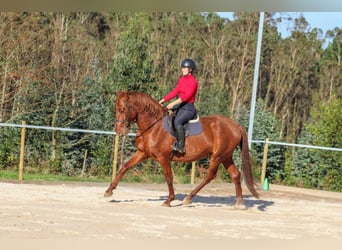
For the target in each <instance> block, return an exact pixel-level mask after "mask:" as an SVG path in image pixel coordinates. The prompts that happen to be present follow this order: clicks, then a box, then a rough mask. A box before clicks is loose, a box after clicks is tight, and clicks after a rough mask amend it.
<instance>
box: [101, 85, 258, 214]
mask: <svg viewBox="0 0 342 250" xmlns="http://www.w3.org/2000/svg"><path fill="white" fill-rule="evenodd" d="M115 113H116V121H115V122H116V124H115V131H116V133H118V134H127V133H128V130H129V127H130V125H131V123H133V122H136V123H137V125H138V132H137V134H136V147H137V151H136V152H135V153H134V155H133V156H132V157H131V158H130V159H129V160H128V161H127V162H126V163H125V164H124V165H123V166H122V167H121V168H120V170H119V171H118V174H117V176H116V177H115V179H114V180H113V181H112V182H111V184H110V185H109V187H108V189H107V190H106V192H105V194H104V196H105V197H109V196H111V195H112V194H113V190H114V189H115V188H116V187H117V185H118V184H119V182H120V180H121V178H122V177H123V176H124V175H125V173H126V172H127V171H128V170H129V169H131V168H132V167H134V166H135V165H136V164H138V163H140V162H142V161H144V160H146V159H148V158H152V159H153V160H155V161H157V162H159V163H160V165H161V167H162V169H163V173H164V176H165V180H166V183H167V186H168V189H169V196H168V198H167V200H166V201H165V202H164V203H163V205H164V206H170V204H171V201H173V200H174V199H175V194H174V189H173V175H172V170H171V160H172V161H177V162H192V161H196V160H200V159H204V158H206V157H207V156H208V155H210V165H209V168H208V172H207V176H206V177H205V178H204V179H203V181H202V182H201V183H200V184H199V185H198V186H197V187H196V188H195V189H194V190H192V191H191V193H189V194H188V195H187V196H186V197H185V198H184V200H183V204H189V203H191V201H192V198H193V197H194V196H195V195H196V194H197V193H198V192H199V191H200V190H201V189H202V188H203V187H204V186H205V185H206V184H208V183H209V182H210V181H211V180H212V179H214V178H215V176H216V174H217V170H218V167H219V165H220V163H222V165H223V166H224V168H225V169H226V170H227V171H228V173H229V175H230V177H231V179H232V181H233V183H234V184H235V191H236V204H235V207H236V208H244V205H243V198H242V188H241V182H240V179H241V178H240V177H241V175H240V171H239V170H238V169H237V168H236V166H235V165H234V162H233V158H232V156H233V152H234V150H235V149H236V148H237V147H238V146H240V148H241V158H242V173H243V177H244V180H245V183H246V186H247V188H248V189H249V191H250V192H251V193H252V194H253V195H254V196H255V197H257V198H258V197H259V195H258V193H257V191H256V189H255V183H254V181H253V177H252V171H251V162H250V155H249V149H248V142H247V134H246V131H245V129H244V128H243V127H242V126H241V125H239V124H237V123H236V122H234V121H233V120H231V119H229V118H228V117H225V116H222V115H208V116H202V117H201V118H200V122H201V123H202V128H203V131H202V133H201V134H199V135H193V136H188V137H187V138H186V139H185V148H186V152H185V153H182V154H181V153H178V152H173V151H172V150H171V145H172V143H173V142H174V140H175V138H174V137H173V136H172V135H170V134H169V133H168V132H167V131H166V129H165V128H164V127H163V123H162V118H163V117H164V116H165V115H166V113H167V109H166V108H165V107H163V106H162V105H160V104H159V103H158V102H157V101H156V100H154V99H153V98H151V97H150V96H148V95H147V94H145V93H139V92H117V96H116V110H115Z"/></svg>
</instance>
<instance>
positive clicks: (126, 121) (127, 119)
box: [115, 100, 130, 129]
mask: <svg viewBox="0 0 342 250" xmlns="http://www.w3.org/2000/svg"><path fill="white" fill-rule="evenodd" d="M125 103H126V110H127V112H126V119H125V120H116V121H115V123H119V122H124V123H125V126H126V128H127V129H129V127H130V122H129V114H130V105H129V102H128V100H126V102H125Z"/></svg>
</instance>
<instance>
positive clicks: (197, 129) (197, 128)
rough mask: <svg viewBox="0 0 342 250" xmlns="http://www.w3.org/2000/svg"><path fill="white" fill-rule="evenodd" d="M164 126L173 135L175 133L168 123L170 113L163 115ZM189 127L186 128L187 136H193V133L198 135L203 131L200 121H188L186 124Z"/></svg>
mask: <svg viewBox="0 0 342 250" xmlns="http://www.w3.org/2000/svg"><path fill="white" fill-rule="evenodd" d="M163 126H164V128H165V130H166V131H167V132H168V133H170V134H171V135H173V133H172V132H171V130H170V127H169V123H168V115H166V116H164V117H163ZM184 126H187V127H188V129H185V131H186V132H185V136H191V135H198V134H200V133H202V123H201V122H200V121H199V119H198V121H196V122H194V121H193V120H192V121H191V122H189V123H187V124H186V125H184Z"/></svg>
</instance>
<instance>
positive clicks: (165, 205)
mask: <svg viewBox="0 0 342 250" xmlns="http://www.w3.org/2000/svg"><path fill="white" fill-rule="evenodd" d="M162 206H163V207H171V205H170V202H167V201H165V202H164V203H163V205H162Z"/></svg>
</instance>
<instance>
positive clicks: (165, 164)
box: [159, 159, 175, 207]
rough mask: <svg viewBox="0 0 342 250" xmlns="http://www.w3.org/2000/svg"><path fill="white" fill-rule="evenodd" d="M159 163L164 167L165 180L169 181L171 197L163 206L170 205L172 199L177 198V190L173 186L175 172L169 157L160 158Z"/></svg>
mask: <svg viewBox="0 0 342 250" xmlns="http://www.w3.org/2000/svg"><path fill="white" fill-rule="evenodd" d="M159 163H160V165H161V167H162V168H163V173H164V177H165V181H166V183H167V187H168V189H169V197H168V198H167V200H166V201H165V202H164V203H163V206H166V207H170V206H171V201H173V200H174V199H175V192H174V188H173V174H172V170H171V163H170V160H169V159H162V160H159Z"/></svg>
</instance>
